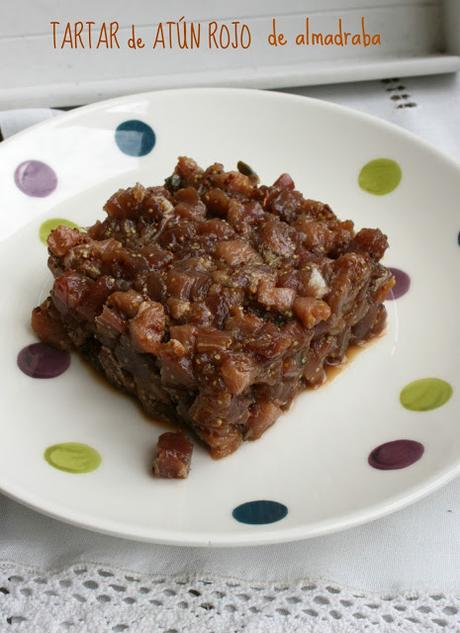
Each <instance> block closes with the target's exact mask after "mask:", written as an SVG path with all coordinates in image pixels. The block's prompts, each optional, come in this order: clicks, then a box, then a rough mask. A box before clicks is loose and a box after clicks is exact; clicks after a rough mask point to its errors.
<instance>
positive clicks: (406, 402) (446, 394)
mask: <svg viewBox="0 0 460 633" xmlns="http://www.w3.org/2000/svg"><path fill="white" fill-rule="evenodd" d="M452 393H453V389H452V387H451V385H450V384H449V383H448V382H446V381H445V380H441V379H440V378H420V379H419V380H414V381H413V382H410V383H409V384H408V385H406V386H405V387H404V389H403V390H402V391H401V394H400V401H401V404H402V406H403V407H405V408H406V409H409V410H410V411H431V410H432V409H437V408H438V407H442V405H443V404H446V402H447V401H448V400H449V399H450V397H451V396H452Z"/></svg>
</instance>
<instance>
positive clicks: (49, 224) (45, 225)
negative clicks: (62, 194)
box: [38, 218, 82, 244]
mask: <svg viewBox="0 0 460 633" xmlns="http://www.w3.org/2000/svg"><path fill="white" fill-rule="evenodd" d="M61 224H63V225H64V226H70V228H71V229H78V230H79V231H81V230H82V228H81V227H80V226H78V224H75V222H71V221H70V220H65V219H64V218H51V219H50V220H45V221H44V222H42V224H41V225H40V229H39V232H38V234H39V236H40V239H41V241H42V242H43V244H46V243H47V242H48V236H49V234H50V233H51V231H52V230H53V229H55V228H56V227H57V226H60V225H61Z"/></svg>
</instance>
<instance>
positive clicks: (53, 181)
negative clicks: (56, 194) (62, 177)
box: [14, 160, 58, 198]
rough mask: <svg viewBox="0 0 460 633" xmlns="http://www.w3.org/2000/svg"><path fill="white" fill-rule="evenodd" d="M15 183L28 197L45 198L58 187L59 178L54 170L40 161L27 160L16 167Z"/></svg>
mask: <svg viewBox="0 0 460 633" xmlns="http://www.w3.org/2000/svg"><path fill="white" fill-rule="evenodd" d="M14 182H15V183H16V186H17V187H18V189H20V190H21V191H22V193H25V194H26V195H27V196H33V197H35V198H45V197H46V196H49V195H50V193H53V191H54V190H55V189H56V187H57V182H58V180H57V176H56V174H55V172H54V170H53V169H51V167H50V166H49V165H47V164H46V163H43V162H42V161H40V160H26V161H24V162H23V163H21V164H20V165H18V166H17V167H16V170H15V172H14Z"/></svg>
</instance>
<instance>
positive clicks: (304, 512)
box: [0, 89, 460, 545]
mask: <svg viewBox="0 0 460 633" xmlns="http://www.w3.org/2000/svg"><path fill="white" fill-rule="evenodd" d="M127 120H136V121H141V122H143V123H145V124H147V125H148V126H150V128H151V129H153V130H154V132H155V135H156V143H155V145H154V147H153V148H152V147H151V145H152V142H153V140H154V139H153V136H152V135H151V134H150V136H149V134H144V135H143V136H142V134H141V136H139V134H138V132H136V129H137V130H139V127H137V128H136V125H137V126H138V125H139V124H136V125H135V126H134V128H133V129H132V131H131V133H128V134H125V135H124V136H123V135H122V136H121V137H120V136H119V137H118V138H119V139H120V138H121V145H122V147H124V149H125V151H126V150H128V151H130V152H131V153H132V154H136V153H139V151H144V152H147V150H150V151H148V152H147V153H144V155H143V156H135V155H129V154H126V153H125V152H124V151H122V150H121V149H120V147H119V146H118V145H117V143H116V141H115V129H116V128H117V127H118V126H119V125H120V124H122V123H123V122H125V121H127ZM128 128H129V126H128ZM146 129H147V128H143V130H144V132H145V130H146ZM147 131H148V129H147ZM141 132H142V129H141ZM142 139H143V141H144V146H139V145H138V144H137V143H138V141H139V140H142ZM149 141H150V144H149ZM123 144H124V145H123ZM126 144H128V147H127V146H126ZM182 154H185V155H190V156H193V157H194V158H195V159H196V160H197V161H198V162H199V163H201V164H203V165H208V164H210V163H211V162H214V161H216V160H218V161H220V162H223V163H224V164H225V166H226V167H227V168H231V167H233V166H234V165H235V164H236V161H237V160H239V159H242V160H244V161H246V162H247V163H249V164H250V165H252V166H253V167H254V168H255V169H256V170H257V172H258V173H259V175H260V176H261V179H262V181H263V182H267V183H270V182H273V181H274V180H275V178H276V177H277V176H278V175H279V174H280V173H281V172H283V171H287V172H288V173H290V174H291V175H292V177H293V178H294V180H295V182H296V185H297V188H298V189H300V190H301V191H303V192H304V193H305V195H307V196H308V197H311V198H317V199H319V200H323V201H327V202H329V203H330V204H331V206H332V208H333V209H334V210H335V211H336V213H337V214H338V215H339V217H341V218H343V219H346V218H351V219H353V220H354V221H355V224H356V226H357V227H362V226H378V227H380V228H381V229H382V230H383V231H384V232H386V233H387V234H388V236H389V238H390V244H391V248H390V249H389V251H388V253H387V255H386V256H385V260H384V261H385V263H386V264H387V265H389V266H393V267H397V268H399V269H402V270H404V271H405V272H406V273H407V274H408V275H409V276H410V279H411V287H410V289H409V291H408V292H407V293H406V294H404V296H401V297H400V298H399V299H397V300H395V301H389V302H388V304H387V305H388V311H389V322H388V329H387V333H386V335H385V336H384V337H383V338H381V339H379V340H378V341H376V342H375V343H373V344H372V345H370V346H369V347H368V349H366V350H365V351H363V352H362V353H361V354H359V355H358V356H357V357H356V358H354V359H353V361H352V362H351V363H350V364H349V366H348V367H347V368H346V369H344V370H343V371H342V372H341V373H340V374H339V375H338V376H336V377H335V379H334V380H333V381H332V382H331V383H330V384H327V385H326V386H324V387H323V388H321V389H319V390H318V391H315V392H312V391H309V392H306V393H304V394H303V395H301V396H300V397H299V398H297V400H296V401H295V403H294V405H293V406H292V408H291V410H290V411H289V413H287V414H285V415H284V416H283V418H282V419H280V420H279V421H278V422H277V424H275V426H274V427H273V428H272V429H271V430H269V431H268V432H267V433H266V434H265V435H264V436H263V437H262V439H260V440H259V441H257V442H253V443H246V444H245V445H243V446H242V448H241V449H240V450H239V451H238V452H237V453H236V454H234V455H231V456H230V457H228V458H226V459H223V460H221V461H213V460H212V459H210V458H209V457H208V455H207V454H206V453H205V451H204V450H202V449H201V448H199V447H196V448H195V454H194V458H193V468H192V472H191V474H190V477H189V479H188V480H186V481H180V482H177V481H162V480H155V479H153V478H152V477H151V476H150V474H149V464H150V461H151V457H152V450H153V447H154V444H155V440H156V437H157V436H158V435H159V434H160V433H161V432H163V429H162V428H161V427H160V426H158V425H156V424H155V423H153V422H149V421H147V420H146V418H145V417H144V416H143V415H142V414H141V413H140V411H139V409H138V407H137V406H136V405H135V404H134V403H133V402H132V401H131V399H129V398H127V397H125V396H123V395H121V394H118V393H115V392H114V391H113V390H111V389H109V388H107V387H106V386H105V385H104V384H103V382H102V381H100V380H95V378H94V375H93V374H92V373H91V372H89V370H88V369H87V368H86V367H85V366H83V365H82V363H81V362H80V361H79V360H78V358H77V357H75V356H73V357H72V363H71V366H70V368H69V369H68V371H66V372H65V373H64V374H62V375H61V376H59V377H58V378H55V379H50V380H37V379H33V378H30V377H29V376H27V375H25V374H23V373H22V372H21V371H20V370H19V369H18V367H17V364H16V358H17V354H18V352H19V350H20V349H21V348H23V347H24V346H26V345H28V344H30V343H32V342H34V340H35V339H34V335H33V333H32V331H31V328H30V326H29V319H30V312H31V309H32V308H33V307H34V306H35V305H37V304H38V303H39V302H40V301H41V300H42V299H43V298H44V297H45V296H46V294H47V292H48V290H49V287H50V284H51V275H50V273H49V272H48V271H47V268H46V259H47V253H46V248H45V246H44V244H43V243H42V242H41V241H40V240H39V228H40V226H41V224H42V222H43V221H44V220H46V219H49V218H56V217H58V218H67V219H69V220H73V221H74V222H76V223H78V224H81V225H86V224H91V223H93V222H94V221H95V219H96V218H97V217H102V212H101V208H102V205H103V203H104V201H105V200H106V199H107V198H108V196H109V195H110V194H111V193H112V192H113V191H114V190H116V189H117V188H119V187H124V186H128V185H131V184H133V183H134V182H136V181H140V182H142V183H144V184H157V183H159V182H162V180H163V178H164V177H165V176H167V175H168V174H169V173H170V172H171V171H172V168H173V166H174V164H175V160H176V157H177V156H178V155H182ZM379 158H387V159H391V160H393V161H396V162H397V163H398V164H399V166H400V168H401V170H402V179H401V182H400V184H399V186H397V187H396V188H395V189H394V190H393V191H392V192H391V193H389V194H387V195H373V194H372V193H368V192H366V191H364V190H363V189H361V188H360V186H359V184H358V176H359V173H360V170H361V168H362V167H363V166H364V165H365V164H366V163H368V161H371V160H373V159H379ZM0 159H1V160H0V192H1V201H2V204H1V207H2V209H1V214H0V234H1V239H2V245H1V249H0V266H1V270H2V271H3V275H4V281H3V284H2V293H1V297H2V300H1V302H0V317H1V337H2V355H1V358H0V369H1V377H2V379H1V402H2V415H1V429H2V441H1V442H0V487H1V489H2V491H3V492H5V493H6V494H8V495H10V496H11V497H13V498H15V499H17V500H19V501H21V502H23V503H25V504H27V505H29V506H31V507H33V508H36V509H37V510H39V511H41V512H45V513H47V514H49V515H52V516H54V517H57V518H60V519H62V520H65V521H69V522H71V523H75V524H78V525H80V526H84V527H88V528H91V529H95V530H99V531H102V532H108V533H111V534H116V535H120V536H125V537H132V538H135V539H143V540H149V541H155V542H164V543H175V544H196V545H206V544H212V545H243V544H261V543H271V542H279V541H289V540H294V539H300V538H305V537H310V536H314V535H318V534H324V533H326V532H332V531H334V530H339V529H343V528H346V527H350V526H352V525H356V524H359V523H363V522H365V521H369V520H371V519H375V518H377V517H379V516H382V515H383V514H386V513H388V512H391V511H393V510H396V509H397V508H400V507H402V506H403V505H406V504H408V503H409V502H413V501H415V500H417V499H419V498H420V497H421V496H422V495H424V494H426V493H428V492H430V491H432V490H434V489H435V488H437V487H439V486H440V485H442V484H443V483H445V482H447V481H448V480H449V479H451V478H452V477H453V476H454V475H456V474H457V473H458V472H459V470H460V432H459V428H458V425H459V401H458V397H457V390H458V386H459V363H458V359H459V354H458V350H459V334H458V332H459V328H458V314H459V292H458V279H457V277H458V272H459V268H460V259H459V258H460V248H459V245H458V237H457V236H458V232H459V229H460V220H459V213H458V204H459V200H460V169H459V167H458V166H457V165H456V164H454V163H453V162H451V161H450V160H449V159H448V158H446V157H444V156H442V155H441V154H440V153H438V152H437V151H435V150H433V149H431V148H430V147H429V146H427V145H426V144H425V143H423V142H422V141H420V140H418V139H417V138H415V137H414V136H412V135H410V134H408V133H406V132H404V131H401V130H400V129H398V128H396V127H393V126H391V125H388V124H386V123H384V122H381V121H379V120H377V119H373V118H371V117H368V116H365V115H363V114H358V113H356V112H352V111H349V110H346V109H344V108H340V107H337V106H334V105H329V104H326V103H323V102H319V101H314V100H309V99H306V98H304V97H294V96H288V95H282V94H276V93H269V92H258V91H245V90H227V89H220V90H219V89H209V90H208V89H200V90H189V91H181V90H178V91H168V92H157V93H152V94H144V95H135V96H132V97H126V98H121V99H116V100H113V101H107V102H103V103H99V104H96V105H93V106H89V107H85V108H82V109H79V110H76V111H74V112H71V113H69V114H67V115H64V116H62V117H61V118H58V119H54V120H52V121H51V122H47V123H45V124H43V125H40V126H37V127H35V128H32V129H30V130H28V131H26V132H24V133H22V134H19V135H17V136H16V137H14V138H13V139H12V140H9V141H7V142H5V143H2V145H1V147H0ZM29 160H33V161H40V162H41V163H43V164H45V165H47V166H48V167H50V168H51V169H52V170H53V171H49V169H47V168H46V167H44V166H43V165H42V164H38V165H37V163H32V164H30V163H27V161H29ZM23 163H25V164H23ZM19 165H22V167H20V168H19V170H18V166H19ZM53 173H54V175H55V176H56V178H54V175H53ZM377 177H378V174H377ZM21 188H22V190H21ZM30 194H33V195H30ZM427 377H431V378H438V379H442V380H443V381H446V382H448V383H450V385H452V387H453V394H452V395H451V397H450V399H449V400H448V401H447V402H445V404H444V405H443V406H441V407H438V408H432V406H434V405H435V404H439V402H440V399H441V401H442V400H443V399H444V400H445V399H446V398H445V397H443V396H445V394H446V389H447V391H448V388H447V387H446V385H445V384H444V383H428V384H426V385H425V388H424V389H422V391H423V393H422V395H421V396H420V394H418V396H417V397H416V398H415V406H416V407H417V406H419V408H420V407H421V408H424V409H429V410H424V411H413V410H408V409H406V408H404V407H403V406H402V405H401V403H400V392H401V389H402V388H403V387H404V386H405V385H407V384H408V383H411V382H412V381H414V380H417V379H421V378H427ZM439 386H440V389H439V388H437V387H439ZM448 395H449V394H448ZM397 439H411V440H415V441H418V442H420V443H423V445H424V446H425V453H424V455H423V457H422V458H421V459H420V460H419V461H417V462H416V463H415V464H413V465H412V466H410V467H408V468H404V469H400V470H387V471H384V470H377V469H374V468H371V467H370V466H369V464H368V461H367V459H368V454H369V452H370V451H371V450H372V449H373V448H375V447H376V446H377V445H380V444H382V443H384V442H388V441H392V440H397ZM69 441H74V442H83V443H85V444H88V445H90V446H92V447H94V448H96V449H97V450H98V451H99V453H100V454H101V456H102V463H101V466H100V467H99V468H98V469H97V470H95V471H93V472H91V473H87V474H78V475H75V474H69V473H66V472H62V471H60V470H57V469H55V468H52V467H51V466H50V465H49V464H48V463H47V462H46V461H45V459H44V458H43V453H44V451H45V449H46V448H47V447H48V446H49V445H53V444H56V443H61V442H69ZM256 500H266V501H275V502H277V503H279V504H282V505H283V506H285V508H286V509H287V511H288V512H287V514H286V516H284V518H282V519H280V520H278V521H275V522H272V523H265V524H259V525H251V524H245V523H241V522H238V521H237V520H235V518H233V516H232V511H233V510H234V509H235V508H236V507H237V506H239V505H240V504H243V503H246V502H251V501H256ZM267 507H268V506H267ZM276 507H279V506H276ZM268 509H270V508H269V507H268ZM259 518H260V517H259ZM273 518H276V517H275V516H273V515H272V516H271V517H270V516H269V515H266V516H265V520H267V521H268V520H271V519H273ZM263 519H264V516H263V515H262V518H261V520H263Z"/></svg>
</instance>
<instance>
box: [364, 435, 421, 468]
mask: <svg viewBox="0 0 460 633" xmlns="http://www.w3.org/2000/svg"><path fill="white" fill-rule="evenodd" d="M424 452H425V449H424V447H423V444H420V442H415V441H414V440H393V441H392V442H386V444H381V445H380V446H377V448H374V450H373V451H371V453H370V454H369V457H368V462H369V465H370V466H372V467H373V468H377V469H378V470H399V469H400V468H407V467H408V466H411V465H412V464H415V462H417V461H418V460H419V459H420V458H421V457H422V455H423V453H424Z"/></svg>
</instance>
